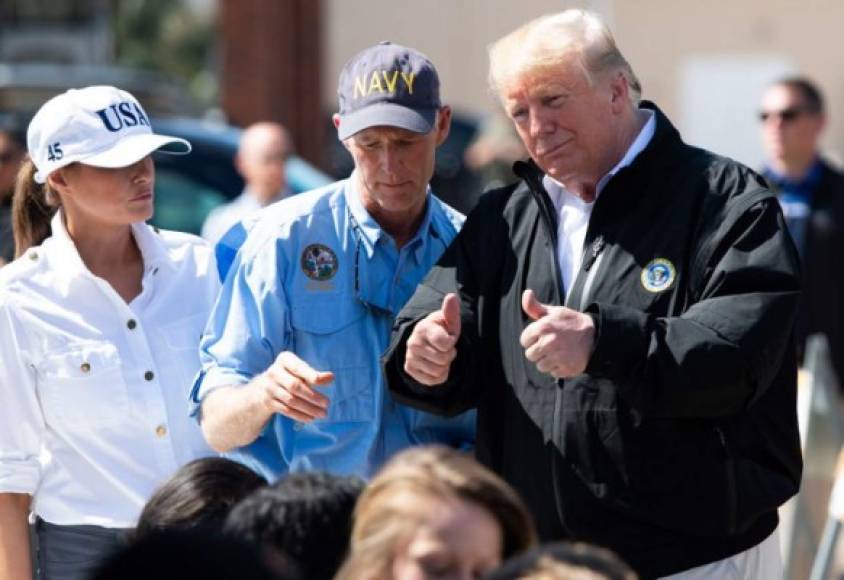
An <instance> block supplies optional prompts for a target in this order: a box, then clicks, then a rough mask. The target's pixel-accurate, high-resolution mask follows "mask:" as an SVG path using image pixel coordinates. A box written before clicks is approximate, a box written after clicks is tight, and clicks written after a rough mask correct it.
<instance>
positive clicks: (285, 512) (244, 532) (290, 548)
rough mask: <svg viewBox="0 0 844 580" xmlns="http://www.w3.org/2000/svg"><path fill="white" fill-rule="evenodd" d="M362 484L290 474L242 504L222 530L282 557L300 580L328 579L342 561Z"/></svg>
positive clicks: (354, 480)
mask: <svg viewBox="0 0 844 580" xmlns="http://www.w3.org/2000/svg"><path fill="white" fill-rule="evenodd" d="M364 485H365V484H364V482H363V480H361V479H359V478H357V477H351V476H339V475H332V474H329V473H320V472H304V473H294V474H291V475H288V476H287V477H285V478H283V479H281V480H280V481H278V482H276V483H275V484H273V485H271V486H268V487H265V488H262V489H259V490H258V491H256V492H255V493H253V494H252V495H250V496H249V497H247V498H246V499H244V500H243V501H241V502H240V503H239V504H238V505H236V506H235V507H234V508H233V509H232V510H231V513H229V515H228V518H227V519H226V523H225V528H224V529H225V531H226V533H228V534H230V535H232V536H234V537H235V538H237V539H240V540H245V541H248V542H251V543H253V544H255V545H258V546H260V547H261V548H263V549H265V550H269V551H271V552H276V553H278V554H281V557H282V560H284V559H288V560H289V561H292V562H293V563H295V564H296V565H297V566H298V569H299V571H300V573H301V575H302V577H303V578H308V580H321V579H330V578H333V577H334V574H335V572H337V569H338V568H339V567H340V564H341V563H342V562H343V559H344V558H345V556H346V552H347V550H348V546H349V536H350V535H351V529H352V513H353V511H354V508H355V502H356V501H357V498H358V496H359V495H360V492H361V490H363V487H364ZM266 557H268V558H270V559H272V558H273V555H272V554H269V555H267V556H266Z"/></svg>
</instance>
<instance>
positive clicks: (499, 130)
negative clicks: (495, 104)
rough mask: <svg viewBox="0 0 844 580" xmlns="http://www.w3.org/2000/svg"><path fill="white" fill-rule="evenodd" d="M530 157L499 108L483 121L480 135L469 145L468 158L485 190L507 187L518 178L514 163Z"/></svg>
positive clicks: (467, 162) (466, 159)
mask: <svg viewBox="0 0 844 580" xmlns="http://www.w3.org/2000/svg"><path fill="white" fill-rule="evenodd" d="M525 157H527V151H526V150H525V146H524V143H522V140H521V139H519V134H518V133H517V132H516V130H515V128H514V127H513V123H511V122H510V119H508V118H507V117H506V115H504V113H502V112H501V111H495V112H494V113H490V114H489V115H487V116H486V118H485V119H484V120H483V121H482V122H481V126H480V128H479V129H478V134H477V135H476V136H475V139H474V140H473V141H472V143H471V144H470V145H469V147H467V148H466V152H465V154H464V161H465V163H466V165H467V166H468V167H469V169H471V170H472V171H474V172H475V174H476V175H477V176H478V179H479V180H480V183H481V190H482V191H486V190H488V189H494V188H497V187H503V186H505V185H508V184H510V183H513V182H514V181H516V179H517V177H516V174H515V173H513V163H515V162H516V161H518V160H519V159H524V158H525Z"/></svg>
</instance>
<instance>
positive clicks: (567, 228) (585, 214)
mask: <svg viewBox="0 0 844 580" xmlns="http://www.w3.org/2000/svg"><path fill="white" fill-rule="evenodd" d="M640 111H643V112H644V113H646V114H647V115H648V120H647V121H646V122H645V125H644V126H643V127H642V130H641V131H639V134H638V135H637V136H636V139H634V140H633V143H631V144H630V147H629V148H628V149H627V153H625V154H624V157H622V158H621V161H619V162H618V163H617V164H616V165H615V167H613V168H612V169H611V170H610V171H609V172H608V173H607V174H606V175H604V176H603V177H602V178H601V179H600V180H598V183H597V185H596V187H595V199H594V200H592V201H591V202H586V201H583V200H582V199H581V198H579V197H578V196H576V195H575V194H573V193H571V192H570V191H569V190H567V189H566V187H565V185H563V184H562V183H560V182H558V181H557V180H555V179H553V178H552V177H551V176H549V175H545V177H544V178H543V179H542V184H543V185H544V186H545V191H547V192H548V195H549V196H550V197H551V201H552V202H553V203H554V207H555V208H556V210H557V260H559V262H560V274H561V276H562V278H563V279H562V283H563V288H564V289H565V292H566V296H568V294H569V292H570V290H571V287H572V285H573V284H574V280H575V278H576V277H577V271H578V269H579V268H580V263H581V261H582V259H583V242H584V241H585V240H586V230H587V229H588V227H589V218H590V217H591V216H592V208H593V207H594V206H595V200H597V199H598V196H599V195H600V194H601V191H603V189H604V187H606V185H607V183H609V181H610V179H611V178H612V177H613V176H614V175H615V174H616V173H618V172H619V171H620V170H621V169H622V168H623V167H627V166H628V165H630V164H631V163H632V162H633V160H634V159H635V158H636V156H637V155H638V154H639V153H641V152H642V150H644V148H645V147H647V146H648V143H650V141H651V138H653V136H654V131H655V130H656V115H654V112H653V111H650V110H648V109H640Z"/></svg>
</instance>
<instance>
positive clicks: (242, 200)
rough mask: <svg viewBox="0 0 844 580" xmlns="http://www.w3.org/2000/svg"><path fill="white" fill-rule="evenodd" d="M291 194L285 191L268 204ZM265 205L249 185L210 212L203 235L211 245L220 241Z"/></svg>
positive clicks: (204, 225) (203, 228) (203, 225)
mask: <svg viewBox="0 0 844 580" xmlns="http://www.w3.org/2000/svg"><path fill="white" fill-rule="evenodd" d="M288 196H289V192H288V191H283V192H281V193H279V194H278V195H276V196H275V197H274V198H272V199H271V200H270V201H269V202H268V203H267V204H266V205H270V204H272V203H275V202H277V201H279V200H281V199H284V198H285V197H288ZM263 207H265V205H262V204H261V202H260V201H258V196H257V195H255V194H254V193H253V192H252V191H251V190H250V189H249V188H248V187H247V188H246V189H244V190H243V193H241V194H240V195H239V196H237V197H236V198H235V199H234V200H233V201H231V202H229V203H224V204H223V205H218V206H217V207H215V208H214V209H212V210H211V212H210V213H209V214H208V217H206V218H205V222H204V223H203V224H202V232H201V235H202V237H203V238H205V239H206V240H208V242H209V243H211V245H214V244H216V243H217V242H219V241H220V238H222V237H223V235H225V233H226V232H228V231H229V230H230V229H231V227H232V226H233V225H234V224H236V223H238V222H239V221H241V220H243V219H245V218H248V217H249V216H251V215H253V214H255V212H257V211H258V210H260V209H261V208H263Z"/></svg>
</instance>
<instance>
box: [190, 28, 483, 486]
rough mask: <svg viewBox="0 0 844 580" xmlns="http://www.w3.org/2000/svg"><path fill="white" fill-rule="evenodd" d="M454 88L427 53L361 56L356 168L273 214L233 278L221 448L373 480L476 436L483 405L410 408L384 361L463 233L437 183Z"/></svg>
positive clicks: (206, 376)
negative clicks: (392, 388) (432, 272)
mask: <svg viewBox="0 0 844 580" xmlns="http://www.w3.org/2000/svg"><path fill="white" fill-rule="evenodd" d="M439 88H440V87H439V78H438V76H437V72H436V70H435V68H434V65H433V64H432V63H431V61H430V60H428V58H427V57H425V56H424V55H423V54H422V53H420V52H418V51H416V50H414V49H412V48H408V47H404V46H400V45H397V44H392V43H389V42H385V43H381V44H377V45H375V46H372V47H369V48H367V49H365V50H363V51H362V52H360V53H359V54H358V55H356V56H355V57H353V58H352V59H351V60H349V62H347V63H346V65H345V66H344V67H343V70H342V72H341V74H340V78H339V87H338V98H339V105H340V111H339V113H338V114H336V115H335V116H334V125H335V127H336V129H337V134H338V137H339V138H340V140H341V141H342V142H343V144H344V145H345V147H346V148H347V149H348V150H349V152H350V153H351V154H352V157H353V159H354V162H355V170H354V172H353V173H352V175H351V176H350V177H349V178H348V179H345V180H342V181H338V182H336V183H334V184H331V185H328V186H326V187H323V188H321V189H317V190H314V191H311V192H307V193H303V194H298V195H295V196H293V197H291V198H289V199H285V200H282V201H280V202H278V203H276V204H273V205H272V206H270V207H268V208H265V209H264V210H263V211H262V212H261V213H260V214H259V216H260V217H259V218H258V221H257V222H255V223H254V224H252V225H251V226H250V229H249V234H248V237H247V238H246V241H245V243H244V245H243V246H242V247H241V248H240V251H239V252H238V254H237V258H236V259H235V262H234V263H233V265H232V269H231V271H230V272H229V274H228V276H227V277H226V281H225V284H224V286H223V291H222V293H221V295H220V299H219V301H218V302H217V304H216V306H215V308H214V312H213V315H212V318H211V321H210V322H209V325H208V328H207V330H206V334H205V336H204V338H203V341H202V348H201V351H202V352H201V358H202V361H203V369H202V374H201V375H200V376H199V377H198V378H197V381H196V383H195V385H194V390H193V393H192V395H191V397H192V402H193V404H194V412H195V413H197V414H198V417H199V420H200V422H201V425H202V430H203V433H204V434H205V436H206V439H207V441H208V442H209V443H210V444H211V446H212V447H213V448H214V449H216V450H218V451H220V452H226V453H228V454H229V455H230V456H231V457H233V458H236V459H238V460H239V461H243V462H244V463H246V464H247V465H249V466H250V467H253V468H254V469H255V470H256V471H258V472H259V473H261V474H263V475H264V476H265V477H266V478H267V479H268V480H270V481H273V480H275V479H276V478H279V477H280V476H283V475H285V474H286V473H289V472H292V471H306V470H317V471H328V472H331V473H337V474H351V475H358V476H361V477H363V478H367V477H369V476H371V474H372V473H374V472H375V471H376V470H377V469H378V467H380V466H381V465H382V464H383V463H384V462H385V461H386V460H387V459H389V457H390V456H391V455H393V454H394V453H396V452H398V451H400V450H402V449H404V448H406V447H408V446H411V445H415V444H425V443H443V444H447V445H451V446H453V447H459V448H469V447H471V445H472V444H473V442H474V431H475V423H474V413H473V412H469V413H466V414H464V415H461V416H460V417H455V418H448V419H447V418H442V417H437V416H435V415H431V414H429V413H425V412H421V411H416V410H414V409H411V408H409V407H406V406H404V405H401V404H398V403H396V402H395V401H393V399H392V397H391V396H390V394H389V393H388V392H387V390H386V388H385V385H384V380H383V375H382V373H381V363H380V355H381V353H382V352H384V349H386V347H387V344H388V342H389V337H390V328H391V325H392V323H393V320H394V318H395V315H396V313H397V312H398V311H399V310H400V309H401V307H402V306H403V305H404V303H405V301H406V300H407V298H408V297H409V296H410V295H411V294H412V293H413V290H414V289H415V288H416V284H417V283H418V282H419V281H420V280H421V279H422V277H423V276H424V275H425V274H426V273H427V272H428V270H429V268H430V267H431V265H432V264H433V263H434V262H436V260H437V259H438V258H439V257H440V255H442V252H443V251H444V250H445V248H446V247H447V245H448V244H449V243H450V241H451V240H452V239H454V236H455V235H457V231H458V230H459V229H460V227H461V225H462V224H463V216H462V215H461V214H459V213H458V212H456V211H455V210H453V209H452V208H450V207H449V206H447V205H446V204H444V203H443V202H441V201H440V200H439V199H437V198H436V197H435V196H434V194H433V192H432V191H431V188H430V186H429V182H430V179H431V176H432V175H433V171H434V153H435V150H436V149H437V147H439V146H440V145H441V144H442V143H443V142H444V141H445V139H446V137H447V136H448V132H449V129H450V126H451V109H450V108H449V107H448V106H446V105H443V104H442V103H441V102H440V95H439Z"/></svg>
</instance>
